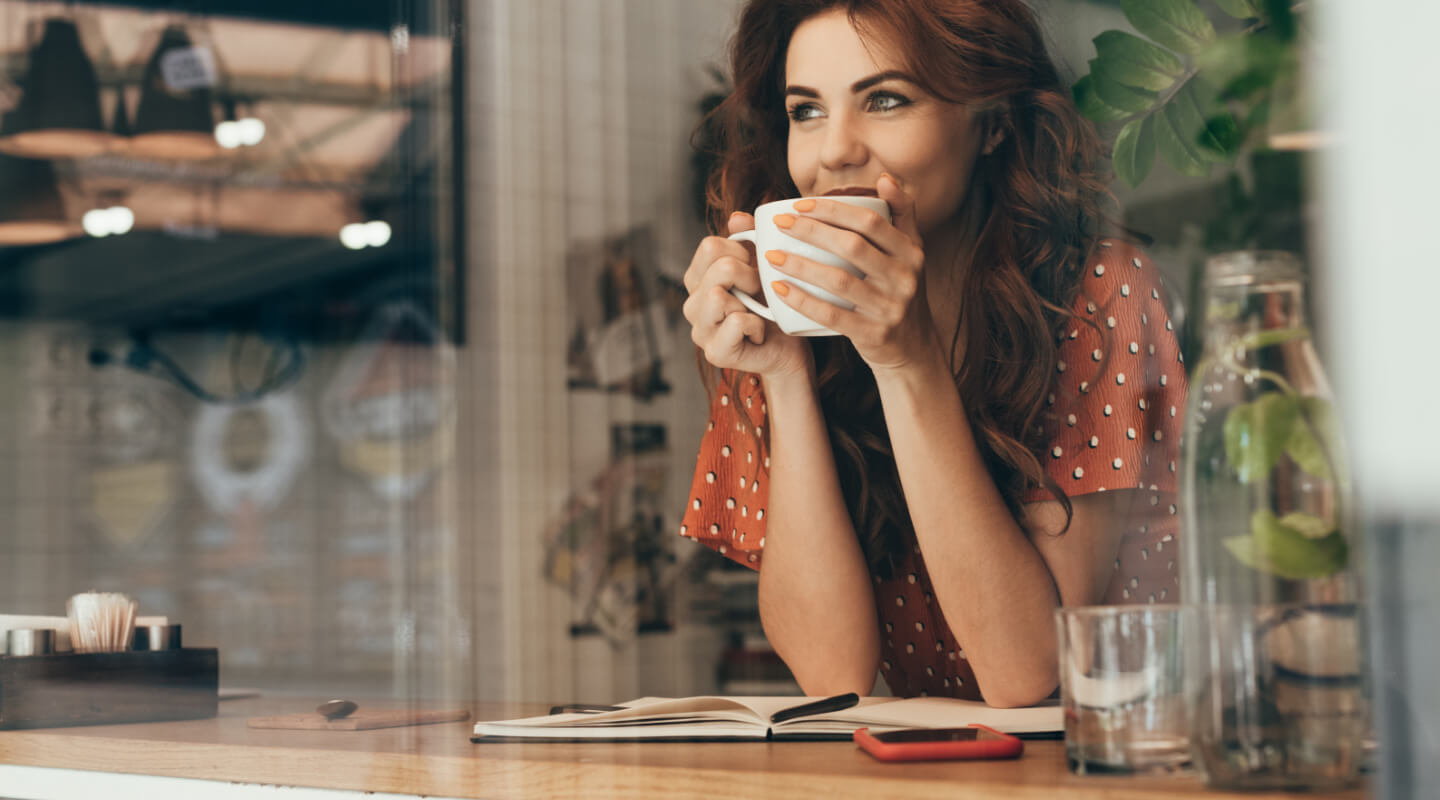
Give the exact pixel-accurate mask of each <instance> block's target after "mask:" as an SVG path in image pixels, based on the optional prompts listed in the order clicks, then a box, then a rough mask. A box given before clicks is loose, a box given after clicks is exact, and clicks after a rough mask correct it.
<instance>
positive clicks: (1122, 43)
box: [1095, 31, 1185, 92]
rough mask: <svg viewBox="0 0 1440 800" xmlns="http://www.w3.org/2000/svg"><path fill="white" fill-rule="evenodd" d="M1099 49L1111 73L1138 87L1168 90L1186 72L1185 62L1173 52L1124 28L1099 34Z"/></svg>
mask: <svg viewBox="0 0 1440 800" xmlns="http://www.w3.org/2000/svg"><path fill="white" fill-rule="evenodd" d="M1095 52H1096V53H1097V54H1098V55H1099V56H1100V57H1099V59H1097V60H1098V61H1100V64H1101V67H1102V68H1103V71H1104V73H1105V74H1106V75H1107V76H1109V77H1110V78H1111V79H1113V80H1115V81H1118V82H1120V83H1123V84H1125V85H1126V86H1133V87H1135V88H1137V89H1148V90H1150V91H1154V92H1158V91H1161V90H1164V89H1168V88H1170V87H1171V86H1173V85H1175V81H1177V80H1179V79H1180V76H1182V75H1184V74H1185V64H1184V63H1183V62H1181V61H1180V59H1179V58H1177V57H1175V55H1174V54H1173V53H1171V52H1169V51H1167V50H1165V49H1163V48H1160V47H1156V46H1155V45H1153V44H1151V43H1149V42H1147V41H1145V40H1144V39H1141V38H1140V37H1139V36H1134V35H1132V34H1129V33H1126V32H1124V31H1105V32H1104V33H1102V34H1100V35H1099V36H1096V37H1095Z"/></svg>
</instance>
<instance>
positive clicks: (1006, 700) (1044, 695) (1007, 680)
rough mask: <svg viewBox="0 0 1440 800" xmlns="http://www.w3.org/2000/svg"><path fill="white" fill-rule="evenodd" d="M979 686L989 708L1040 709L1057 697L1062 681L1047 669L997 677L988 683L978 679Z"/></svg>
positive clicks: (1017, 671)
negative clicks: (1044, 703) (1042, 705)
mask: <svg viewBox="0 0 1440 800" xmlns="http://www.w3.org/2000/svg"><path fill="white" fill-rule="evenodd" d="M976 682H977V683H979V684H980V696H981V697H982V698H983V699H984V700H985V704H986V705H988V706H991V707H994V708H1023V707H1025V706H1033V705H1039V704H1040V703H1043V702H1045V701H1046V700H1047V699H1049V698H1051V697H1053V696H1055V691H1056V689H1057V688H1059V682H1060V681H1059V676H1058V674H1057V670H1056V669H1055V668H1054V667H1053V666H1052V667H1049V668H1046V669H1034V670H1026V671H1020V670H1016V671H1013V672H1010V673H1006V674H1004V675H1003V676H998V675H997V676H994V677H993V679H992V680H988V681H987V680H982V679H980V677H979V676H978V675H977V676H976Z"/></svg>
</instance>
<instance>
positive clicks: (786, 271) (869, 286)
mask: <svg viewBox="0 0 1440 800" xmlns="http://www.w3.org/2000/svg"><path fill="white" fill-rule="evenodd" d="M765 260H766V261H769V262H770V264H771V265H773V266H774V267H775V271H776V272H779V273H781V274H783V275H785V276H787V277H791V278H796V279H798V280H802V281H805V282H806V283H808V284H810V285H811V286H814V287H816V288H817V289H824V290H825V291H827V292H829V293H830V294H832V295H834V296H836V297H838V298H840V299H841V300H846V301H849V302H850V304H851V305H854V306H857V307H860V308H864V307H866V306H871V305H876V301H877V300H878V299H879V298H878V292H877V291H876V287H875V285H874V283H873V282H872V281H869V280H866V279H864V278H861V277H858V276H856V275H855V274H854V273H852V272H850V271H848V270H845V269H843V268H841V267H832V266H830V265H829V264H822V263H820V262H819V261H813V260H811V259H808V258H806V257H804V256H798V255H795V254H794V253H786V252H785V251H783V250H767V251H765ZM786 283H789V282H788V281H787V282H786ZM816 321H817V322H818V321H819V320H816Z"/></svg>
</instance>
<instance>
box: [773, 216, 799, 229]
mask: <svg viewBox="0 0 1440 800" xmlns="http://www.w3.org/2000/svg"><path fill="white" fill-rule="evenodd" d="M775 227H777V228H785V229H787V230H788V229H790V228H793V227H795V218H794V217H792V216H790V215H789V214H776V215H775Z"/></svg>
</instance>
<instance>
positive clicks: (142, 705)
mask: <svg viewBox="0 0 1440 800" xmlns="http://www.w3.org/2000/svg"><path fill="white" fill-rule="evenodd" d="M219 676H220V666H219V656H218V654H217V652H216V650H215V649H214V648H191V649H183V650H155V651H128V652H123V653H64V654H57V655H44V656H26V657H16V656H0V728H46V727H51V726H55V725H95V724H104V723H115V722H140V721H144V722H150V721H157V720H183V719H199V718H203V717H213V716H214V715H215V711H216V704H217V702H218V701H217V686H218V684H219Z"/></svg>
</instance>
